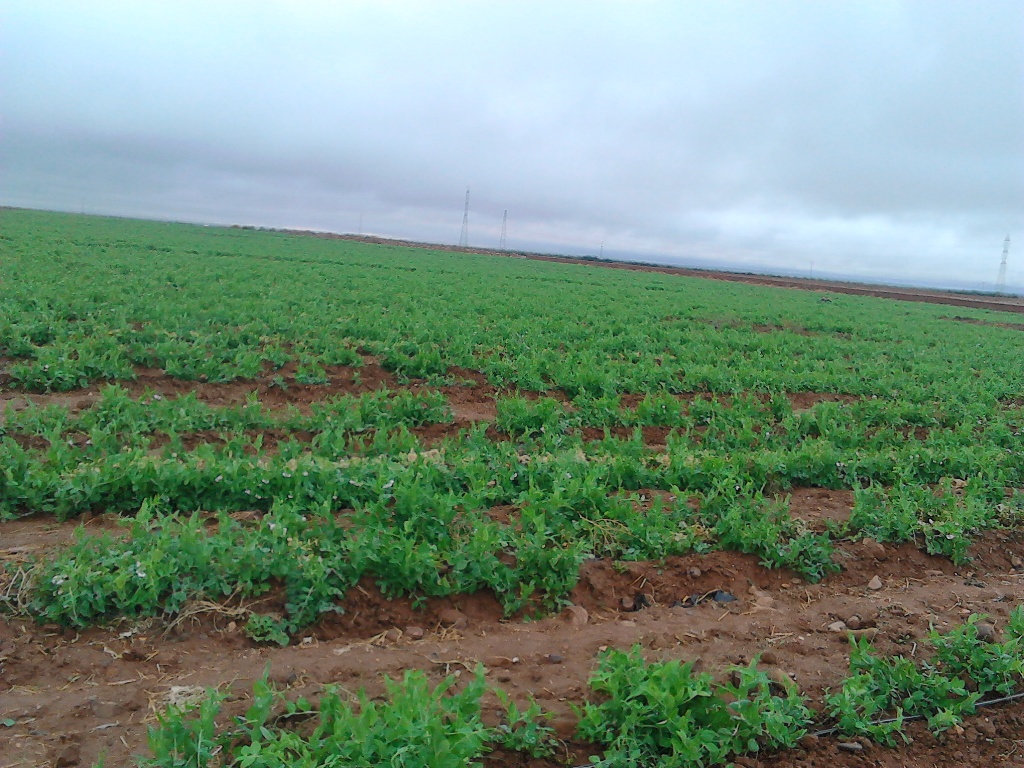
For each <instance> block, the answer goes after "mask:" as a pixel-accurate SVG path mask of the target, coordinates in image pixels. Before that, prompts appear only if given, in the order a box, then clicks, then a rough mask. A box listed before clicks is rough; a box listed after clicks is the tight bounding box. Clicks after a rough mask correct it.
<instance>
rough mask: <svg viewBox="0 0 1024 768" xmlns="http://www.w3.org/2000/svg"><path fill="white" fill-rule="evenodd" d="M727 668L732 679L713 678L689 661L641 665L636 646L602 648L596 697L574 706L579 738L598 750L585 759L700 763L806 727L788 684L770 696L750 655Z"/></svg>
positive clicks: (613, 767)
mask: <svg viewBox="0 0 1024 768" xmlns="http://www.w3.org/2000/svg"><path fill="white" fill-rule="evenodd" d="M730 673H731V677H732V680H733V681H732V682H730V683H716V682H715V680H714V678H713V677H712V676H711V675H709V674H707V673H699V672H695V671H694V668H693V663H692V662H689V663H685V664H684V663H682V662H679V661H667V662H652V663H648V662H646V661H644V658H643V656H642V655H641V651H640V648H639V646H635V647H634V648H633V649H632V650H631V651H630V652H628V653H627V652H623V651H619V650H609V651H607V652H606V653H604V654H603V655H602V656H601V658H600V661H599V664H598V669H597V671H596V672H595V673H594V675H593V676H592V677H591V680H590V687H591V688H592V689H593V690H594V691H595V692H596V693H597V694H599V695H600V697H601V698H602V699H603V700H602V701H601V702H600V703H597V704H587V705H585V706H584V707H583V709H582V710H578V713H579V714H580V723H579V729H578V734H579V736H580V737H581V738H583V739H585V740H587V741H591V742H593V743H595V744H600V745H602V746H604V747H605V748H606V752H605V754H604V756H603V757H593V758H591V759H592V761H593V764H594V765H595V766H600V767H601V768H626V767H627V766H636V765H644V766H656V768H702V767H703V766H709V765H715V764H718V763H719V762H722V761H724V760H726V759H727V758H728V757H730V756H731V755H743V754H748V753H756V752H759V751H761V750H764V749H778V748H781V747H789V746H793V745H794V744H795V743H796V742H797V740H799V739H800V737H801V736H803V735H804V733H806V727H807V725H808V724H809V723H810V722H811V712H810V710H809V709H808V708H807V706H806V703H805V700H804V698H803V697H802V696H801V695H800V694H799V693H798V692H797V691H796V690H795V687H790V688H787V689H786V690H785V692H784V695H782V696H778V695H776V694H774V693H773V692H772V687H773V682H772V681H771V680H770V679H769V677H768V675H767V674H766V673H765V672H763V671H761V670H758V669H757V667H756V660H755V661H754V662H752V663H751V664H750V665H749V666H746V667H736V668H733V669H732V670H730Z"/></svg>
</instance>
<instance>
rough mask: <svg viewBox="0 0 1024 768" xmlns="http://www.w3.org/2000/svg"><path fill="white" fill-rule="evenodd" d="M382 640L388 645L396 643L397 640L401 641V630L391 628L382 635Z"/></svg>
mask: <svg viewBox="0 0 1024 768" xmlns="http://www.w3.org/2000/svg"><path fill="white" fill-rule="evenodd" d="M384 639H385V640H387V641H388V642H389V643H397V642H398V641H399V640H401V639H402V630H400V629H395V628H394V627H392V628H391V629H389V630H388V631H387V632H385V633H384Z"/></svg>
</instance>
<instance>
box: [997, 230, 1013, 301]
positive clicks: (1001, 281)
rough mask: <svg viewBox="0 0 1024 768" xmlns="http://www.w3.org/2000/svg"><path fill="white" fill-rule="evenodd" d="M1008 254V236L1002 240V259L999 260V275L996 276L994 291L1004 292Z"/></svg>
mask: <svg viewBox="0 0 1024 768" xmlns="http://www.w3.org/2000/svg"><path fill="white" fill-rule="evenodd" d="M1009 255H1010V236H1009V235H1007V236H1006V239H1005V240H1003V260H1002V261H1001V262H999V277H997V278H996V293H1005V292H1006V257H1007V256H1009Z"/></svg>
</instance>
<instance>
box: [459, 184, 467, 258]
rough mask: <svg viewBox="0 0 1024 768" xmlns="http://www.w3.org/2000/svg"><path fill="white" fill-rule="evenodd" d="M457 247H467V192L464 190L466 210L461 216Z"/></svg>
mask: <svg viewBox="0 0 1024 768" xmlns="http://www.w3.org/2000/svg"><path fill="white" fill-rule="evenodd" d="M459 247H460V248H467V247H469V190H468V189H467V190H466V210H465V212H464V213H463V214H462V234H461V235H459Z"/></svg>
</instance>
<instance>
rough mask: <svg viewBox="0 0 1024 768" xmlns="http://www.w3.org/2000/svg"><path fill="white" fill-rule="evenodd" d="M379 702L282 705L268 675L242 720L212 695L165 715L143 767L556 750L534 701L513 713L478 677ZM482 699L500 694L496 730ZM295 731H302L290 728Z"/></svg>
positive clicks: (435, 761)
mask: <svg viewBox="0 0 1024 768" xmlns="http://www.w3.org/2000/svg"><path fill="white" fill-rule="evenodd" d="M384 682H385V688H386V694H385V696H384V698H383V699H382V700H374V699H371V698H370V697H369V696H368V695H367V694H366V693H365V692H360V693H359V694H358V695H357V696H355V697H347V696H346V697H343V696H342V695H341V693H340V692H339V691H338V690H337V689H335V688H333V687H328V688H327V689H326V691H325V693H324V695H323V696H322V697H321V698H320V701H319V704H318V705H313V704H312V703H310V702H309V701H308V700H306V699H303V698H300V699H298V700H295V701H289V700H287V699H285V698H284V697H283V696H282V695H281V694H279V693H276V692H275V691H274V690H273V689H272V688H271V687H270V685H269V684H268V682H267V678H266V676H264V677H263V679H261V680H258V681H257V682H256V683H255V685H254V686H253V702H252V705H251V706H250V707H249V708H248V709H247V710H246V712H245V714H244V715H243V716H241V717H235V718H228V717H227V716H226V714H225V713H224V712H223V711H222V710H223V705H224V701H225V696H224V694H220V693H217V692H215V691H210V692H209V693H208V694H207V696H206V697H205V699H203V700H202V701H201V702H199V703H198V704H196V705H192V706H185V707H174V706H172V707H169V708H168V709H166V710H165V711H164V712H162V713H160V714H158V716H157V724H156V725H154V726H151V727H150V728H149V739H148V741H149V748H150V751H151V753H152V756H151V757H148V758H145V759H143V760H142V761H141V765H142V766H144V767H145V768H181V767H182V766H188V767H189V768H213V767H214V766H237V767H238V768H255V766H259V767H260V768H284V767H285V766H289V768H291V767H297V768H314V766H315V767H316V768H342V766H388V767H392V766H393V767H395V768H403V767H407V768H459V766H471V765H479V763H477V762H475V761H476V760H477V759H478V758H480V757H482V756H483V755H485V754H486V753H488V752H490V751H492V750H493V749H495V748H498V747H501V748H505V749H510V750H515V751H522V752H524V753H526V754H529V755H531V756H534V757H540V756H544V755H549V754H551V753H552V751H553V745H554V739H553V735H552V731H551V729H550V728H548V727H547V726H546V725H543V723H542V713H541V711H540V707H539V706H538V705H537V704H536V703H535V702H532V701H531V702H530V704H529V705H528V706H527V707H526V708H525V709H519V708H518V707H517V706H516V705H515V703H514V702H512V701H511V700H510V699H509V698H508V696H507V695H505V694H504V693H503V692H501V691H498V690H496V689H492V688H490V687H489V686H488V684H487V683H486V681H485V680H484V673H483V670H482V669H481V668H478V669H477V671H476V673H475V674H474V675H473V676H472V677H471V679H470V680H469V682H468V683H466V684H464V685H459V681H458V680H457V678H456V677H455V676H449V677H447V678H445V679H444V680H443V681H442V682H441V683H440V684H438V685H437V686H436V687H432V686H431V685H430V683H429V682H428V680H427V678H426V675H425V674H424V673H423V672H420V671H416V670H409V671H407V672H406V673H405V675H404V676H403V677H402V679H401V680H393V679H390V678H385V681H384ZM488 693H495V694H497V695H498V698H499V701H500V702H501V703H502V704H503V711H504V717H503V719H502V723H501V724H500V725H498V726H496V727H491V726H488V725H486V724H485V723H484V721H483V717H482V713H483V710H482V702H483V699H484V697H485V696H486V695H487V694H488ZM296 723H301V724H302V727H301V729H299V728H297V727H296V726H295V725H294V724H296Z"/></svg>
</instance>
